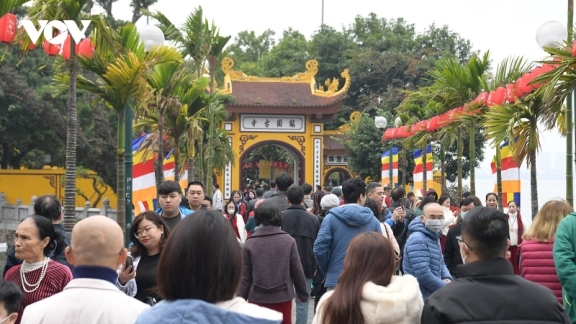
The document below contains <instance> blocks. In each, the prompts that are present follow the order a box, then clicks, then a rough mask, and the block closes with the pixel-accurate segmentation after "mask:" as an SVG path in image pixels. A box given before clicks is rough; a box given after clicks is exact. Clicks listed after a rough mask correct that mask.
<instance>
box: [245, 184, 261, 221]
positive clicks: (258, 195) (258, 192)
mask: <svg viewBox="0 0 576 324" xmlns="http://www.w3.org/2000/svg"><path fill="white" fill-rule="evenodd" d="M254 193H255V194H256V198H254V199H250V201H249V202H248V215H250V213H251V212H252V211H253V210H254V207H256V203H257V202H258V201H260V200H262V199H264V198H263V196H264V189H262V188H258V189H256V191H254Z"/></svg>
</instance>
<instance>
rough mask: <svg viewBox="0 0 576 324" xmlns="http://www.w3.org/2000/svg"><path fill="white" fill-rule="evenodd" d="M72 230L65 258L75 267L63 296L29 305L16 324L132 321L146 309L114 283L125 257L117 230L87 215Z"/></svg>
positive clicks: (106, 221)
mask: <svg viewBox="0 0 576 324" xmlns="http://www.w3.org/2000/svg"><path fill="white" fill-rule="evenodd" d="M72 232H73V234H74V235H73V237H72V244H71V245H70V246H68V247H67V248H66V258H67V259H68V262H70V263H71V264H73V265H74V266H75V268H74V279H72V281H70V282H69V283H68V284H67V285H66V287H65V288H64V290H63V291H62V292H60V293H58V294H55V295H53V296H51V297H48V298H46V299H43V300H41V301H39V302H36V303H33V304H31V305H28V306H27V307H26V309H24V314H23V316H22V322H21V323H22V324H28V323H30V324H36V323H43V324H60V323H66V322H71V321H72V322H75V321H77V322H82V323H87V324H90V323H94V324H97V323H110V324H114V323H118V324H120V323H134V322H135V321H136V318H137V317H138V314H140V313H141V312H143V311H145V310H146V309H148V308H150V306H148V305H146V304H144V303H142V302H140V301H138V300H136V299H134V298H131V297H128V296H127V295H126V294H124V293H123V292H121V291H120V290H119V289H118V288H117V287H116V285H115V282H116V278H117V277H118V274H117V273H116V270H117V269H118V267H119V266H120V265H121V264H124V262H125V261H126V256H127V254H128V251H127V250H126V249H125V248H124V235H123V233H122V229H121V228H120V226H118V224H117V223H116V222H114V221H113V220H111V219H110V218H108V217H105V216H90V217H88V218H85V219H83V220H81V221H80V222H78V223H77V224H76V225H75V226H74V230H73V231H72Z"/></svg>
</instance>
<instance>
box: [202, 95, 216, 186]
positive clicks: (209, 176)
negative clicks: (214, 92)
mask: <svg viewBox="0 0 576 324" xmlns="http://www.w3.org/2000/svg"><path fill="white" fill-rule="evenodd" d="M213 104H214V103H212V104H208V107H207V108H208V150H207V152H206V153H207V154H206V155H207V159H206V182H204V186H205V187H206V193H207V195H208V196H212V171H213V170H212V169H213V161H214V147H213V138H214V109H213V108H214V107H213Z"/></svg>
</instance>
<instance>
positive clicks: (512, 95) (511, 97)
mask: <svg viewBox="0 0 576 324" xmlns="http://www.w3.org/2000/svg"><path fill="white" fill-rule="evenodd" d="M505 99H506V101H508V102H509V103H514V102H516V85H515V84H514V83H510V84H507V85H506V96H505Z"/></svg>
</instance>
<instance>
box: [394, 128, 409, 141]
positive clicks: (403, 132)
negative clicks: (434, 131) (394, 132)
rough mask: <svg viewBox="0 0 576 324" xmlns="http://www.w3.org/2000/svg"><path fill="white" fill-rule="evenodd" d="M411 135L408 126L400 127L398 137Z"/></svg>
mask: <svg viewBox="0 0 576 324" xmlns="http://www.w3.org/2000/svg"><path fill="white" fill-rule="evenodd" d="M406 137H410V133H409V132H408V126H402V127H400V128H399V129H398V136H397V137H396V138H406Z"/></svg>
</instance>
